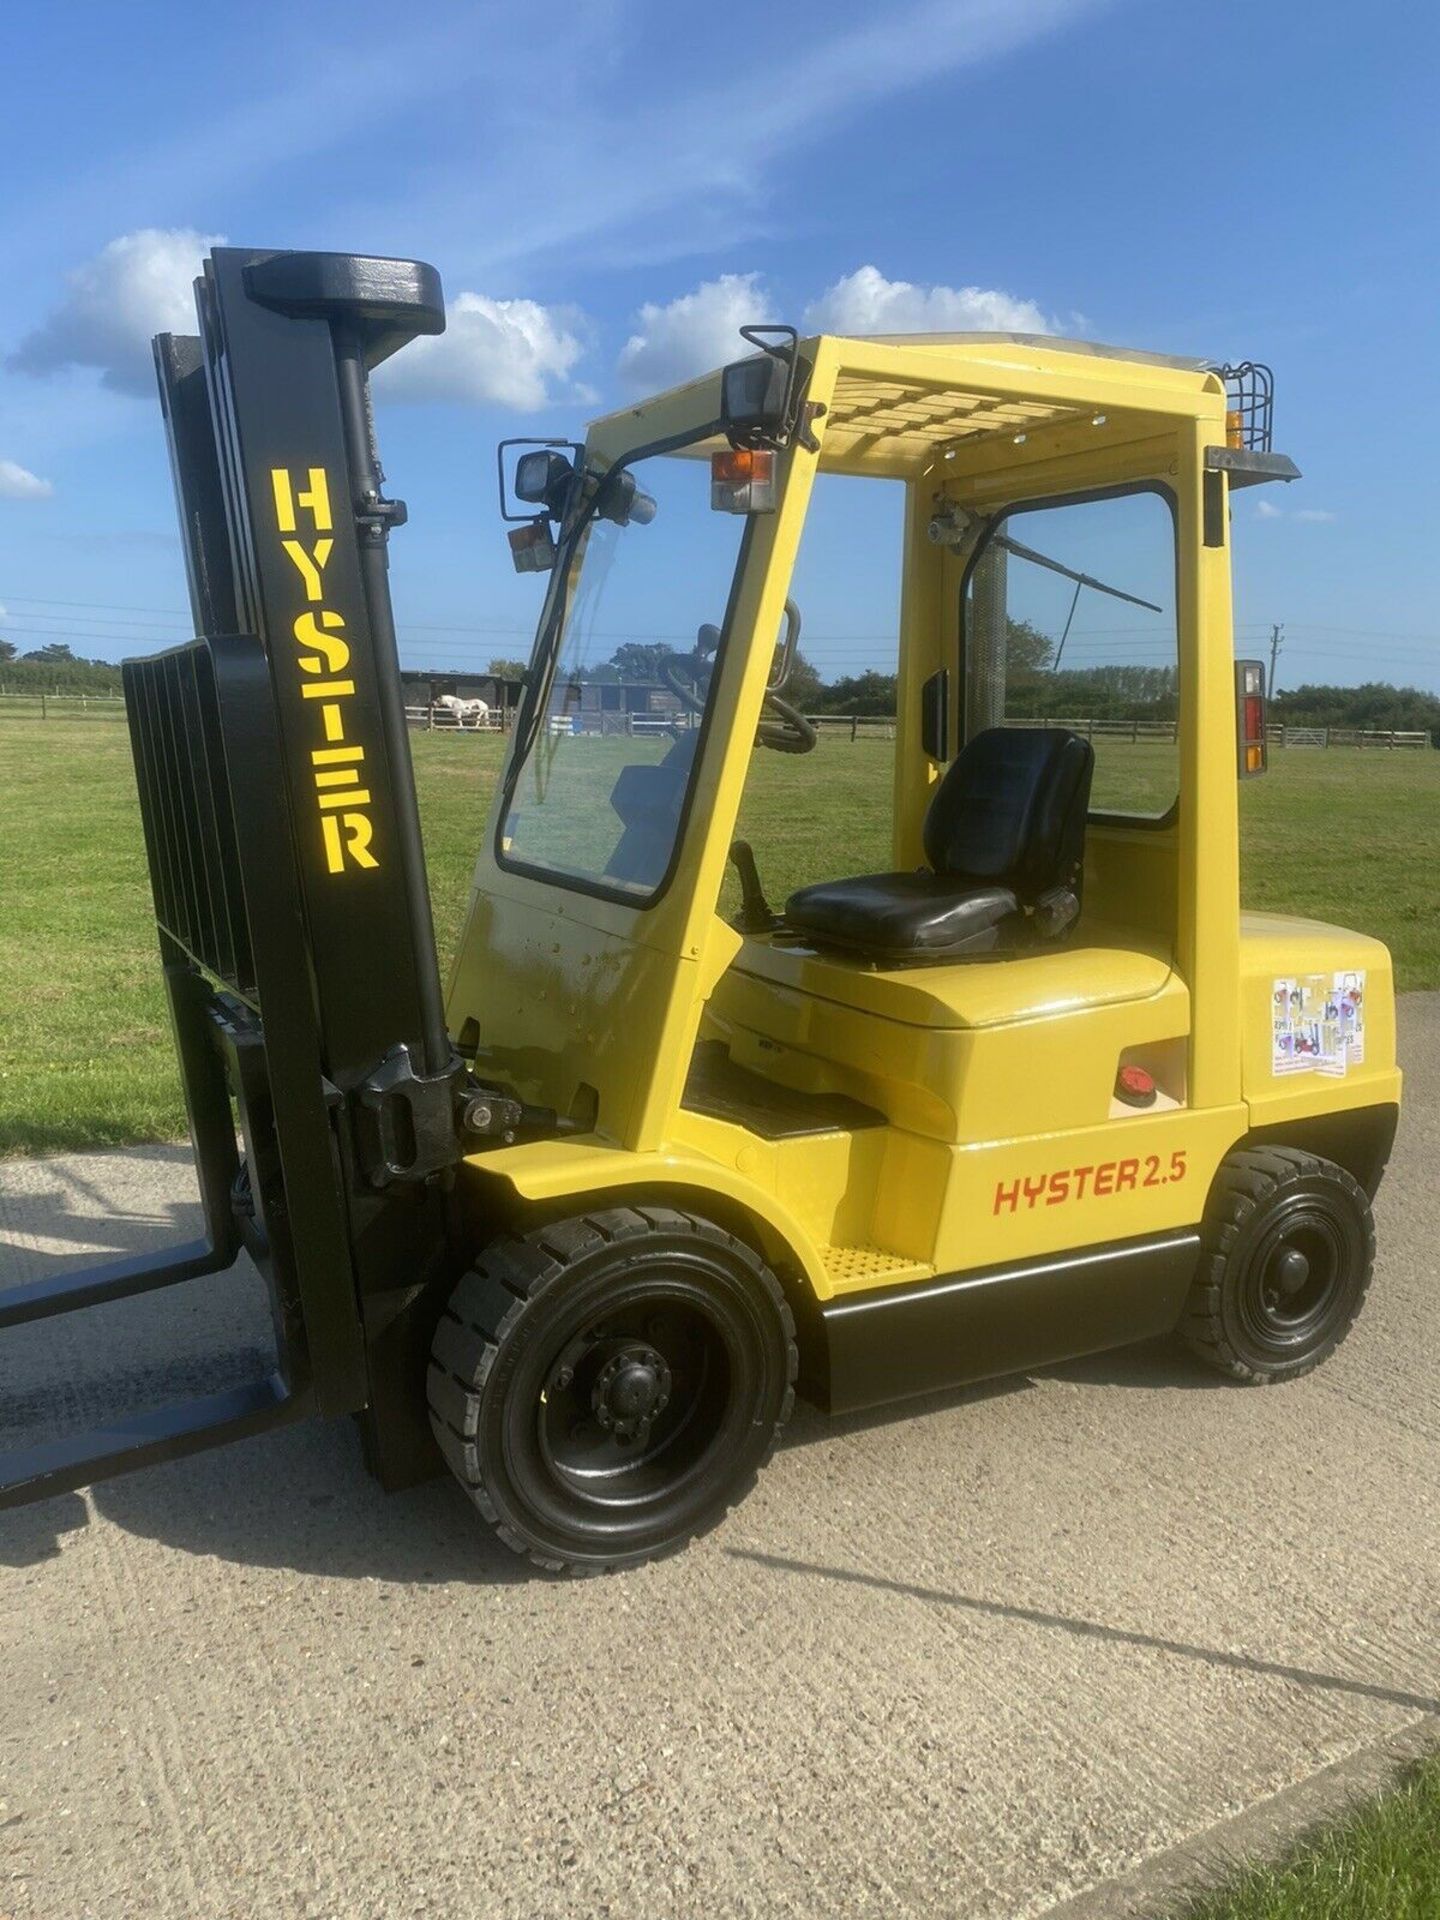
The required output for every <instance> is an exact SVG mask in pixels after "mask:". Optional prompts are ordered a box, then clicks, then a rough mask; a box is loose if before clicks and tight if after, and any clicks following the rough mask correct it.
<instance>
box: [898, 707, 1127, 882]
mask: <svg viewBox="0 0 1440 1920" xmlns="http://www.w3.org/2000/svg"><path fill="white" fill-rule="evenodd" d="M1094 769H1095V754H1094V750H1093V749H1092V748H1091V746H1090V745H1089V743H1088V742H1087V741H1084V740H1082V739H1081V738H1080V736H1079V734H1078V733H1070V732H1068V731H1067V730H1066V729H1065V728H1064V727H987V728H986V730H985V731H984V732H983V733H977V734H976V735H975V738H974V739H973V740H969V741H967V742H966V744H965V745H964V746H963V747H962V748H961V749H960V752H959V753H958V754H957V755H956V757H955V759H954V760H953V761H952V763H951V765H950V769H949V771H948V772H947V773H946V775H945V778H944V779H943V780H942V781H941V782H940V785H939V786H938V787H937V788H936V789H935V797H934V799H933V800H932V801H931V802H930V807H929V811H928V812H927V813H926V815H925V831H924V842H925V857H926V859H927V860H928V861H929V862H930V865H931V866H932V867H933V868H934V869H935V871H936V872H937V873H953V874H956V875H960V876H963V877H965V878H967V879H974V880H987V881H992V882H997V883H1003V884H1004V885H1006V886H1008V887H1010V888H1011V889H1012V891H1013V892H1015V893H1016V894H1017V895H1019V897H1020V899H1021V901H1022V902H1024V903H1029V902H1032V901H1033V900H1034V899H1035V897H1036V895H1037V894H1041V893H1044V892H1045V891H1046V890H1047V889H1048V888H1050V887H1061V886H1063V887H1072V888H1073V887H1075V886H1076V885H1077V883H1078V881H1079V878H1080V867H1081V863H1082V861H1083V859H1084V855H1085V816H1086V814H1087V812H1088V811H1089V807H1090V779H1091V775H1092V774H1093V772H1094Z"/></svg>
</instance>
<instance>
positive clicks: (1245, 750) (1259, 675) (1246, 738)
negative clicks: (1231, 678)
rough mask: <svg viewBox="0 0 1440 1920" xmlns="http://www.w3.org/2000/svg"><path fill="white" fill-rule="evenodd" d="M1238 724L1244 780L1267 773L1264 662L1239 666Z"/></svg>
mask: <svg viewBox="0 0 1440 1920" xmlns="http://www.w3.org/2000/svg"><path fill="white" fill-rule="evenodd" d="M1235 723H1236V736H1237V737H1236V749H1237V758H1238V766H1237V772H1238V773H1239V775H1240V778H1241V779H1242V780H1251V779H1253V778H1254V777H1255V775H1256V774H1257V773H1264V771H1265V769H1266V766H1267V764H1268V756H1267V753H1266V745H1265V665H1264V662H1263V661H1261V660H1237V661H1236V662H1235Z"/></svg>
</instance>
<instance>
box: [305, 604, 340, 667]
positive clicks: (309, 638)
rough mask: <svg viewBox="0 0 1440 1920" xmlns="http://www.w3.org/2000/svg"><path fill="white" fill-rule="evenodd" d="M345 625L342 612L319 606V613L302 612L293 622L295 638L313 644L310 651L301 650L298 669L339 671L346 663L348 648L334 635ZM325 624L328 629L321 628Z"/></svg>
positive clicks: (308, 645) (324, 626) (307, 644)
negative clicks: (312, 650)
mask: <svg viewBox="0 0 1440 1920" xmlns="http://www.w3.org/2000/svg"><path fill="white" fill-rule="evenodd" d="M344 625H345V617H344V615H343V614H339V613H330V612H328V611H326V610H323V609H322V611H321V612H319V613H302V614H301V615H300V617H299V619H298V620H297V621H296V622H295V638H296V640H297V641H298V642H299V643H300V645H301V646H302V647H313V648H314V649H315V651H314V652H313V653H302V654H301V656H300V670H301V672H302V673H339V672H340V671H341V669H342V668H344V667H348V666H349V664H350V649H349V647H348V646H347V645H346V643H345V642H344V641H343V640H341V639H340V638H339V637H338V634H339V631H340V629H342V628H343V627H344ZM326 628H329V632H326V631H324V629H326Z"/></svg>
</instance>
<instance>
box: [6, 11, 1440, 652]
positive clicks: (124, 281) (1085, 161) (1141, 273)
mask: <svg viewBox="0 0 1440 1920" xmlns="http://www.w3.org/2000/svg"><path fill="white" fill-rule="evenodd" d="M357 19H359V20H361V21H363V22H364V23H365V26H364V28H363V30H362V31H360V32H357V30H356V26H355V22H356V20H357ZM124 22H125V23H124V27H123V30H122V29H121V27H120V25H119V24H118V20H117V14H116V12H115V10H114V9H113V8H112V7H108V6H106V7H102V6H100V5H99V4H97V3H96V0H70V3H69V4H67V5H65V6H61V7H51V8H46V9H14V10H11V11H10V12H9V14H8V15H7V19H6V24H5V29H4V33H5V58H4V62H3V72H0V110H3V116H4V125H5V129H6V136H7V139H6V145H7V156H8V161H9V165H8V168H7V190H6V193H5V196H4V200H3V204H0V258H3V259H4V261H5V263H6V269H7V270H6V272H5V274H4V275H3V279H0V608H3V610H4V611H3V616H0V633H6V634H8V635H9V636H10V637H11V638H12V639H14V640H15V642H16V644H17V645H19V646H20V647H21V648H22V650H26V649H28V648H30V647H33V646H38V645H41V644H43V641H44V638H45V637H56V638H64V639H68V640H70V641H71V643H72V644H73V645H74V646H75V647H76V650H77V651H79V652H84V653H95V654H98V655H103V656H106V657H119V656H120V655H122V654H124V653H127V652H138V651H147V650H149V649H150V648H152V647H155V646H159V645H164V644H169V643H172V642H174V641H176V640H179V639H183V638H184V637H186V628H187V621H186V616H185V613H184V608H185V605H186V599H185V591H184V583H183V575H182V571H181V565H180V559H179V549H178V544H177V541H176V538H175V534H174V530H173V506H172V502H171V496H170V483H169V475H168V470H167V466H166V457H165V452H164V446H163V440H162V435H161V430H160V422H159V415H158V410H157V408H156V404H155V402H154V399H153V397H152V396H151V392H150V386H149V376H148V370H147V362H146V349H145V342H146V340H147V338H148V335H149V334H150V333H151V332H152V331H154V330H156V329H157V328H158V327H162V326H170V327H172V328H177V329H181V330H186V329H188V326H189V320H188V293H187V288H188V282H189V280H190V278H191V277H192V275H193V272H194V268H195V264H196V261H197V259H198V256H199V253H200V251H201V250H202V245H203V240H204V238H205V237H207V236H208V237H214V236H224V237H225V238H226V239H227V240H229V241H230V242H231V243H232V244H237V245H256V246H296V247H333V248H345V249H353V250H355V251H360V252H371V253H392V252H393V253H398V254H414V255H418V256H420V257H422V258H426V259H429V260H431V261H433V262H434V263H435V264H436V265H437V266H438V267H439V268H440V270H441V273H442V275H443V278H444V282H445V286H446V291H447V295H448V298H449V301H450V306H451V315H452V324H451V329H450V332H449V333H448V334H447V336H446V337H445V340H444V341H443V342H441V343H437V344H436V345H435V346H434V347H433V348H427V349H421V348H416V349H411V350H410V351H409V352H407V354H406V355H404V356H402V357H401V359H400V360H398V361H397V362H396V363H395V368H394V371H393V374H392V376H391V378H390V379H389V380H388V381H386V382H385V383H384V384H383V386H382V387H381V388H380V391H379V392H378V394H377V402H378V408H379V415H380V429H381V438H382V450H383V453H384V456H385V462H386V467H387V469H388V471H389V473H390V475H391V480H392V485H393V490H394V491H396V492H397V493H399V494H400V495H402V496H403V497H404V498H405V499H406V500H407V501H408V502H409V505H410V510H411V524H410V525H409V526H408V527H407V528H405V529H404V530H403V532H401V533H400V534H398V535H397V536H396V538H395V540H394V542H393V543H392V552H393V560H394V585H395V597H396V606H397V616H398V621H399V626H400V630H401V635H402V644H403V653H404V657H405V659H406V661H407V663H409V664H413V665H436V666H451V665H455V666H471V665H479V666H483V665H484V664H485V662H486V661H487V660H488V659H489V658H490V657H491V655H492V654H495V653H497V652H498V653H506V654H513V653H515V652H524V651H526V650H527V640H528V631H529V629H530V628H531V626H532V625H533V620H534V615H535V611H536V607H537V604H538V597H539V589H538V586H537V584H536V581H535V579H534V577H533V576H532V577H529V578H526V579H520V580H517V579H516V578H515V576H514V575H513V574H512V573H511V571H510V566H509V559H508V553H507V550H506V548H505V545H504V539H503V534H502V531H501V528H500V525H499V523H498V520H497V518H496V516H495V510H494V498H493V446H494V442H495V440H496V439H497V438H498V437H499V436H500V435H501V434H505V433H525V432H537V433H541V432H569V431H573V430H575V428H576V427H577V426H578V425H579V423H580V422H581V421H583V419H584V418H585V417H586V416H587V415H589V414H592V413H594V412H596V411H599V410H603V409H604V408H605V407H607V406H609V405H611V404H613V403H615V402H616V401H618V400H620V399H622V398H623V397H625V396H626V395H627V394H628V393H631V392H634V391H636V390H639V389H643V388H646V387H653V386H657V385H660V384H664V383H666V382H668V381H669V380H670V379H672V378H677V377H681V376H683V374H685V373H686V372H688V371H692V370H695V369H696V368H698V367H699V366H702V365H711V364H715V363H716V362H717V361H718V360H720V359H722V358H724V357H726V356H727V355H728V354H729V353H730V352H731V351H732V350H733V349H732V343H733V339H734V335H733V328H734V326H735V324H736V323H737V321H739V320H742V319H748V318H764V319H770V318H777V317H783V318H792V319H797V320H800V321H801V322H802V323H803V321H804V318H805V316H807V315H809V316H810V317H811V318H812V320H813V319H816V318H822V319H823V318H827V317H828V318H830V319H831V320H832V321H836V320H838V321H839V322H841V323H843V324H845V325H848V326H851V327H852V328H853V329H854V330H856V331H862V330H866V329H867V327H868V328H869V330H880V329H881V328H883V329H884V330H891V331H893V330H901V329H904V328H906V327H913V326H919V325H935V324H939V325H945V326H952V325H958V326H965V325H971V326H974V325H986V324H1002V325H1010V324H1020V325H1030V326H1044V327H1049V328H1053V329H1057V330H1060V331H1065V332H1078V333H1081V334H1083V335H1086V336H1088V337H1092V338H1098V339H1105V340H1111V341H1116V342H1121V343H1125V344H1130V345H1135V346H1141V347H1147V348H1152V349H1156V350H1159V351H1169V352H1177V353H1188V354H1199V355H1205V356H1208V357H1213V358H1216V359H1222V358H1226V357H1230V358H1241V357H1245V356H1247V355H1249V356H1255V357H1258V358H1261V359H1265V360H1268V361H1269V362H1270V363H1271V364H1272V365H1273V366H1274V367H1275V369H1276V376H1277V402H1276V427H1277V443H1278V444H1279V445H1280V446H1281V447H1282V448H1283V449H1284V450H1285V451H1287V452H1289V453H1291V454H1293V456H1294V457H1295V458H1296V460H1297V461H1298V463H1299V465H1300V467H1301V469H1302V470H1303V472H1304V474H1305V478H1304V480H1303V481H1302V482H1300V483H1299V484H1297V485H1295V486H1293V487H1292V488H1290V489H1288V490H1286V491H1283V492H1282V491H1281V490H1280V489H1265V490H1264V491H1263V492H1259V493H1253V494H1250V495H1247V496H1244V497H1242V498H1241V500H1240V501H1239V502H1238V504H1237V509H1236V542H1235V544H1236V552H1237V620H1238V621H1239V622H1240V623H1241V641H1242V650H1254V649H1252V648H1251V646H1250V643H1252V642H1253V643H1256V646H1257V647H1258V643H1259V641H1260V640H1261V639H1262V638H1263V637H1264V636H1265V635H1267V634H1268V630H1269V623H1270V622H1271V621H1272V620H1279V621H1283V622H1284V623H1285V634H1286V637H1285V650H1284V654H1283V656H1282V663H1281V683H1282V685H1283V684H1286V683H1288V684H1292V685H1293V684H1295V683H1296V682H1297V681H1298V680H1300V679H1323V680H1356V679H1364V678H1376V677H1382V678H1390V679H1395V680H1398V681H1407V682H1411V683H1414V684H1418V685H1422V686H1428V687H1433V688H1440V541H1437V538H1436V533H1435V520H1436V517H1437V508H1440V499H1437V491H1440V490H1437V483H1436V479H1435V473H1436V463H1435V459H1434V455H1433V450H1432V449H1433V444H1434V441H1435V438H1436V433H1437V428H1440V404H1437V381H1436V375H1435V371H1434V366H1435V360H1434V353H1435V347H1434V341H1435V331H1436V304H1437V286H1440V268H1437V260H1436V248H1435V235H1436V211H1435V208H1436V198H1437V186H1440V169H1437V159H1440V131H1437V129H1440V116H1437V115H1436V113H1435V111H1434V76H1435V73H1436V70H1437V55H1440V25H1437V20H1436V16H1435V14H1434V12H1433V11H1432V10H1431V9H1430V8H1421V7H1418V6H1399V7H1392V8H1389V9H1378V10H1375V11H1373V12H1371V13H1369V14H1367V15H1364V16H1360V15H1358V14H1357V12H1356V10H1355V9H1354V8H1353V7H1352V6H1341V5H1340V4H1338V0H1275V3H1274V4H1269V3H1266V0H1260V3H1258V4H1257V0H1249V4H1242V3H1241V0H1218V3H1217V4H1212V5H1209V6H1207V7H1205V8H1203V9H1199V8H1196V7H1193V6H1186V5H1180V4H1178V0H1177V3H1174V4H1170V3H1168V0H892V4H889V5H884V6H879V5H873V4H870V5H864V4H859V3H858V0H827V3H826V4H824V5H820V4H818V3H816V0H802V3H801V4H792V5H788V6H786V7H784V8H775V7H773V6H764V5H760V4H754V3H753V0H736V3H734V4H729V5H727V6H725V7H723V8H700V7H694V8H688V7H676V6H674V5H670V6H663V5H659V4H655V3H654V0H589V3H588V4H586V5H584V6H583V7H582V6H573V5H567V4H561V5H558V6H555V7H551V8H548V9H536V8H532V7H517V6H513V5H510V6H502V5H474V4H471V5H464V6H459V5H451V4H434V5H425V6H418V7H414V8H411V9H409V10H406V11H402V12H400V13H391V14H388V15H387V14H386V13H385V12H384V11H383V10H382V11H381V12H379V13H373V12H372V13H370V14H357V13H356V11H355V9H354V8H353V7H349V6H345V7H342V6H338V5H332V4H330V3H329V0H318V3H317V0H311V3H310V4H307V5H306V6H305V7H303V8H298V7H294V6H277V5H273V4H270V0H250V4H247V5H246V6H245V7H243V8H242V7H231V8H227V9H220V8H201V7H197V6H195V5H194V4H193V0H192V3H191V4H187V5H183V6H182V5H173V4H148V5H147V4H143V0H140V3H138V4H132V5H131V6H129V7H128V8H127V9H126V10H125V16H124ZM372 23H373V24H372ZM840 517H841V520H842V521H844V522H846V523H847V529H846V539H845V542H844V544H845V546H846V548H847V549H848V548H849V547H850V534H849V527H850V525H851V524H853V523H855V522H856V521H858V520H859V519H861V518H862V517H863V516H861V515H859V514H857V513H854V512H851V513H848V514H842V515H841V516H840ZM879 552H880V558H881V561H882V564H878V565H876V566H875V567H874V568H873V569H867V568H866V567H865V566H863V565H857V564H856V563H855V558H854V555H853V553H849V554H848V557H847V559H846V563H845V565H844V566H843V568H841V567H839V566H838V565H837V568H836V570H835V582H834V583H833V584H832V585H830V586H829V587H827V584H826V576H827V571H828V569H827V566H826V564H825V561H826V556H825V553H824V552H823V550H817V551H816V552H815V553H813V554H811V555H808V556H807V559H808V561H809V565H808V567H807V576H808V577H807V588H808V590H809V593H810V599H811V604H810V606H809V607H808V608H807V613H808V616H809V618H808V624H807V633H806V640H807V650H808V651H810V652H811V653H812V654H813V655H814V657H816V658H817V659H818V660H819V661H820V663H821V664H822V665H826V666H829V667H830V668H831V669H832V670H837V671H838V670H843V669H848V668H854V667H857V666H860V665H863V664H866V663H867V648H868V646H869V644H870V643H869V640H868V638H867V636H869V635H871V634H876V635H879V634H881V633H883V632H885V631H886V630H887V629H888V628H889V626H890V624H891V619H892V608H893V602H894V578H893V574H891V572H890V571H889V568H888V564H885V563H888V561H889V558H890V555H891V553H892V552H893V545H892V542H891V540H890V538H889V536H888V535H887V537H886V538H885V540H884V541H883V542H882V543H881V547H880V549H879ZM836 553H837V557H838V553H839V544H838V537H837V548H836ZM842 576H843V580H842ZM856 636H859V637H858V638H857V637H856ZM875 651H876V653H877V655H879V654H883V652H884V649H883V647H881V646H880V645H879V644H878V642H877V644H876V647H875Z"/></svg>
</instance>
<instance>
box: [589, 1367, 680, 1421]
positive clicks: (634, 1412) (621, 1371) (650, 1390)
mask: <svg viewBox="0 0 1440 1920" xmlns="http://www.w3.org/2000/svg"><path fill="white" fill-rule="evenodd" d="M671 1384H672V1382H671V1377H670V1369H669V1367H668V1366H667V1365H666V1364H665V1361H664V1359H663V1357H662V1356H661V1355H660V1354H659V1353H657V1352H656V1351H655V1349H654V1348H653V1347H644V1346H625V1347H622V1348H621V1349H620V1350H619V1351H618V1352H617V1353H612V1354H611V1356H610V1358H609V1359H608V1360H607V1361H606V1362H605V1364H604V1365H603V1366H602V1367H601V1368H600V1371H599V1372H598V1373H597V1374H596V1376H595V1384H594V1386H593V1388H592V1389H591V1392H590V1408H591V1411H592V1412H593V1414H594V1415H595V1418H596V1420H597V1421H598V1422H599V1423H600V1425H601V1426H602V1427H604V1428H605V1429H606V1431H607V1432H609V1433H611V1434H613V1435H614V1437H615V1439H617V1440H625V1441H628V1440H640V1439H643V1438H644V1436H645V1435H646V1434H647V1433H648V1432H649V1430H650V1425H651V1422H652V1421H653V1420H654V1419H655V1417H656V1416H657V1415H658V1414H661V1413H663V1412H664V1411H665V1408H666V1407H667V1406H668V1405H669V1402H670V1388H671Z"/></svg>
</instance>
